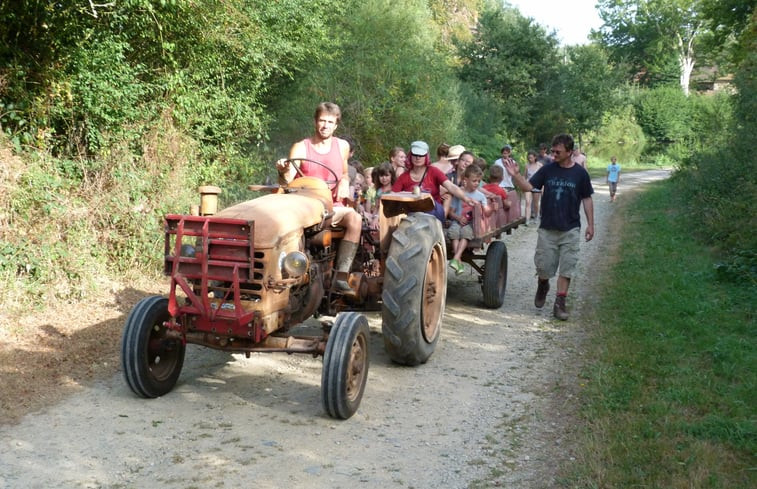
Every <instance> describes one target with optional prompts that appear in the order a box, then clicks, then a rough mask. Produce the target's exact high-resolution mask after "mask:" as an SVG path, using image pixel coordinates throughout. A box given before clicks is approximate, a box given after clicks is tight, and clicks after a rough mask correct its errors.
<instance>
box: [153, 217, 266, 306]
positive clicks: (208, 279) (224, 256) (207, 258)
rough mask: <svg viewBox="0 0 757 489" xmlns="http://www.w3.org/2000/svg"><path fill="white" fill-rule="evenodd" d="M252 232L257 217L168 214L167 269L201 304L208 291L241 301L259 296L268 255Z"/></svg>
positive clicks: (205, 301) (210, 294) (232, 301)
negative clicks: (256, 245) (255, 243)
mask: <svg viewBox="0 0 757 489" xmlns="http://www.w3.org/2000/svg"><path fill="white" fill-rule="evenodd" d="M253 238H254V222H252V221H244V220H241V219H229V218H221V217H199V216H184V215H173V214H172V215H168V216H166V218H165V273H166V275H169V276H170V277H171V279H172V283H173V284H175V285H178V286H179V287H180V288H181V289H182V290H183V292H184V293H185V294H186V295H187V296H188V299H189V302H190V303H192V304H193V305H194V306H195V308H196V309H199V310H204V309H206V307H207V306H209V302H208V298H209V297H212V298H215V299H223V300H224V302H226V301H228V303H229V304H236V305H238V304H239V301H240V300H248V301H256V300H260V291H261V290H262V287H263V258H264V257H263V253H260V252H256V251H255V250H254V246H253ZM172 289H173V286H172ZM201 306H205V307H201ZM229 309H231V310H234V309H236V308H229Z"/></svg>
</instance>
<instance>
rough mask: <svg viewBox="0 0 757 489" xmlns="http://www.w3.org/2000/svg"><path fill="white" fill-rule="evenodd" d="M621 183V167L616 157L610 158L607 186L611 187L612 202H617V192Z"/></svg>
mask: <svg viewBox="0 0 757 489" xmlns="http://www.w3.org/2000/svg"><path fill="white" fill-rule="evenodd" d="M619 183H620V165H619V164H618V159H617V158H616V157H614V156H613V157H612V158H610V164H609V165H607V185H609V186H610V202H615V192H617V191H618V184H619Z"/></svg>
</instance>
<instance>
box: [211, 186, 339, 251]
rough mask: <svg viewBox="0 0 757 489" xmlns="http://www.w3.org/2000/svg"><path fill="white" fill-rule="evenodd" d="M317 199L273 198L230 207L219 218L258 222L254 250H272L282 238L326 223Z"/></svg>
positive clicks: (285, 195) (268, 197)
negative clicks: (323, 222)
mask: <svg viewBox="0 0 757 489" xmlns="http://www.w3.org/2000/svg"><path fill="white" fill-rule="evenodd" d="M325 214H326V208H325V206H324V205H323V202H321V201H320V200H318V199H315V198H312V197H307V196H304V195H297V194H270V195H264V196H262V197H258V198H257V199H252V200H248V201H246V202H241V203H239V204H237V205H234V206H231V207H227V208H226V209H224V210H222V211H220V212H219V213H218V214H216V216H218V217H228V218H233V219H244V220H246V221H255V247H256V248H261V249H262V248H273V247H274V246H275V245H276V243H278V242H279V241H280V240H281V238H283V237H285V236H288V235H289V234H290V233H292V232H301V231H302V229H303V228H307V227H310V226H314V225H316V224H319V223H321V222H322V221H323V218H324V216H325Z"/></svg>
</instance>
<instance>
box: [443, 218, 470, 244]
mask: <svg viewBox="0 0 757 489" xmlns="http://www.w3.org/2000/svg"><path fill="white" fill-rule="evenodd" d="M447 238H449V239H467V240H468V241H470V240H472V239H473V226H471V225H470V224H466V225H465V226H460V223H459V222H457V221H452V224H450V225H449V227H448V228H447Z"/></svg>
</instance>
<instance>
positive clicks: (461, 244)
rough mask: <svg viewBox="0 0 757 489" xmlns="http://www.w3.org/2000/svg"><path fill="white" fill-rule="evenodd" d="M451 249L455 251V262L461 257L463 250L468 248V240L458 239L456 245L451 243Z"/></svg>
mask: <svg viewBox="0 0 757 489" xmlns="http://www.w3.org/2000/svg"><path fill="white" fill-rule="evenodd" d="M452 246H453V249H454V250H455V256H454V258H455V260H459V259H460V257H461V256H463V251H465V248H466V247H467V246H468V240H467V239H465V238H460V239H459V240H457V243H455V242H454V241H453V242H452Z"/></svg>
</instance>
